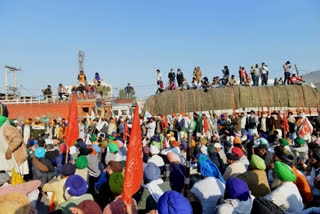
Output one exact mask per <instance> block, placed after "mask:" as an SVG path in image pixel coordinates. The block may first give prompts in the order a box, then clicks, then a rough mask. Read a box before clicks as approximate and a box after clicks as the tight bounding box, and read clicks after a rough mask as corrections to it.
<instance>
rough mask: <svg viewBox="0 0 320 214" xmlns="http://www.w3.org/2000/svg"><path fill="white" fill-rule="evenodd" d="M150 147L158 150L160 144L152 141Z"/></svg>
mask: <svg viewBox="0 0 320 214" xmlns="http://www.w3.org/2000/svg"><path fill="white" fill-rule="evenodd" d="M151 145H153V146H156V147H157V148H159V149H160V143H159V142H157V141H152V143H151Z"/></svg>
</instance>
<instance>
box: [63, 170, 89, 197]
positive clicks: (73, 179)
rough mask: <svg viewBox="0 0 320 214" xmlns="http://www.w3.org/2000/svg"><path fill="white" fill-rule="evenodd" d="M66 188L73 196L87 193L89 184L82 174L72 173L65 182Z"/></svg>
mask: <svg viewBox="0 0 320 214" xmlns="http://www.w3.org/2000/svg"><path fill="white" fill-rule="evenodd" d="M65 187H66V190H67V191H68V193H69V194H70V195H72V196H82V195H83V194H85V193H86V191H87V188H88V184H87V182H86V181H85V180H84V179H83V178H82V177H81V176H80V175H71V176H70V177H68V178H67V180H66V184H65Z"/></svg>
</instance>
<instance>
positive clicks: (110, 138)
mask: <svg viewBox="0 0 320 214" xmlns="http://www.w3.org/2000/svg"><path fill="white" fill-rule="evenodd" d="M108 139H109V140H110V141H115V140H116V139H115V138H114V137H112V136H109V137H108Z"/></svg>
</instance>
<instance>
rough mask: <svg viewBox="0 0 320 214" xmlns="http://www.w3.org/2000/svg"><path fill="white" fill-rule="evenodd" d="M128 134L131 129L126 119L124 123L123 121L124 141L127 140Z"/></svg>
mask: <svg viewBox="0 0 320 214" xmlns="http://www.w3.org/2000/svg"><path fill="white" fill-rule="evenodd" d="M128 134H129V129H128V126H127V123H126V121H124V123H123V136H122V140H123V141H126V140H127V135H128Z"/></svg>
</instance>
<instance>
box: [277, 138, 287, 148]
mask: <svg viewBox="0 0 320 214" xmlns="http://www.w3.org/2000/svg"><path fill="white" fill-rule="evenodd" d="M279 142H280V144H281V145H282V146H287V145H289V143H288V141H287V140H286V139H283V138H281V139H279Z"/></svg>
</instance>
